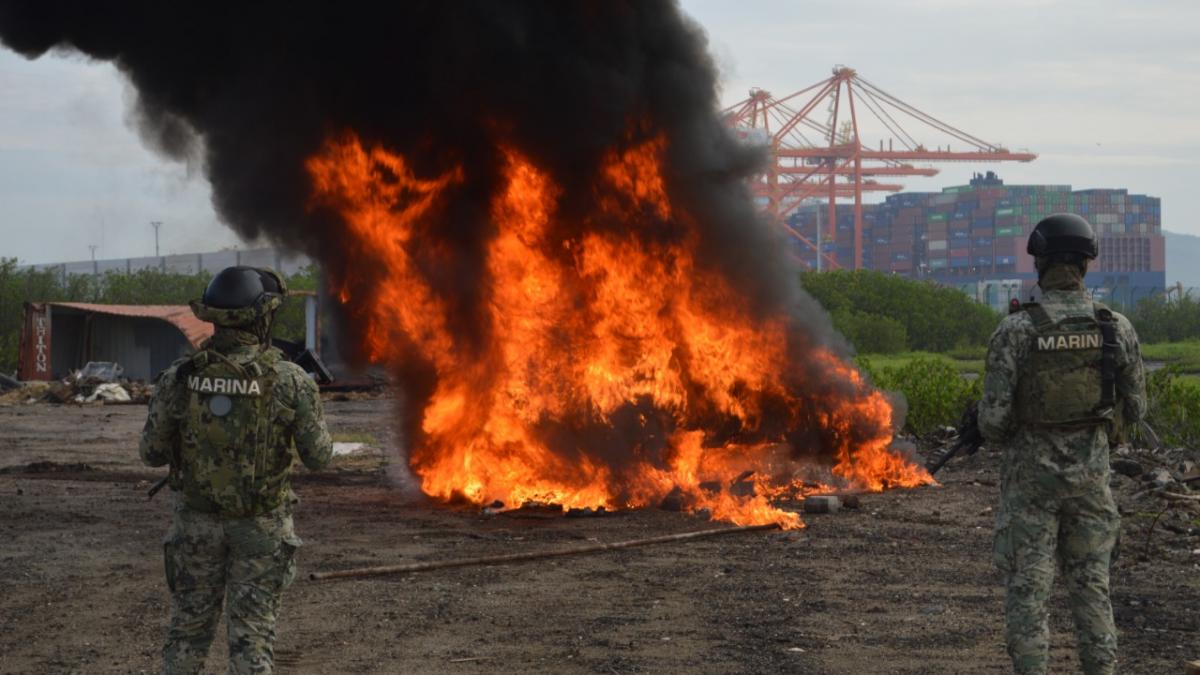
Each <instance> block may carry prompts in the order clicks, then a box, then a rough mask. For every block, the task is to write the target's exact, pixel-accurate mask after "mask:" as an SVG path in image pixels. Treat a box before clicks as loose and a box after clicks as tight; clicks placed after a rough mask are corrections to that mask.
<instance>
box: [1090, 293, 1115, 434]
mask: <svg viewBox="0 0 1200 675" xmlns="http://www.w3.org/2000/svg"><path fill="white" fill-rule="evenodd" d="M1093 304H1094V305H1095V312H1096V322H1097V323H1099V324H1100V335H1101V337H1102V338H1103V339H1104V343H1103V344H1102V345H1101V347H1100V409H1101V410H1104V409H1112V408H1115V407H1116V405H1117V354H1118V353H1119V352H1120V350H1121V345H1120V344H1118V343H1117V318H1116V317H1115V316H1113V313H1112V310H1111V309H1109V308H1108V307H1105V306H1104V305H1102V304H1100V303H1098V302H1097V303H1093Z"/></svg>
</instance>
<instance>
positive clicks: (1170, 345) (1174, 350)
mask: <svg viewBox="0 0 1200 675" xmlns="http://www.w3.org/2000/svg"><path fill="white" fill-rule="evenodd" d="M1142 358H1143V359H1148V360H1150V361H1164V362H1166V363H1167V365H1172V366H1176V367H1177V368H1178V370H1179V372H1183V373H1200V340H1187V341H1184V342H1159V343H1156V344H1149V345H1142Z"/></svg>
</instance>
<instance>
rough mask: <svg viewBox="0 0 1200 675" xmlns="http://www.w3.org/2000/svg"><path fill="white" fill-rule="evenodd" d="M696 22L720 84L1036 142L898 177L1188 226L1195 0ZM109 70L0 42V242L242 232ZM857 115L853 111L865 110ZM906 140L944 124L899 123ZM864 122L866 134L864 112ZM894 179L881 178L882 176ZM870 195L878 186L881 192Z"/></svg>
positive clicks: (960, 4)
mask: <svg viewBox="0 0 1200 675" xmlns="http://www.w3.org/2000/svg"><path fill="white" fill-rule="evenodd" d="M683 8H684V11H685V12H686V13H688V14H689V15H691V16H692V17H693V18H695V19H696V21H697V22H699V23H700V25H701V26H703V27H704V29H705V31H706V32H707V33H708V36H709V40H710V43H711V48H712V52H713V54H714V57H715V60H716V62H717V63H718V66H719V68H720V70H721V79H722V91H723V94H722V100H723V101H724V102H725V103H726V104H732V103H735V102H736V101H738V100H740V99H742V98H744V97H745V95H746V92H747V91H748V90H749V89H750V87H761V88H763V89H767V90H768V91H770V92H772V93H773V94H776V95H780V96H781V95H784V94H787V93H791V92H792V91H795V90H798V89H801V88H803V87H806V86H808V85H810V84H813V83H815V82H817V81H818V80H822V79H824V78H826V77H828V76H829V73H830V69H831V68H832V67H833V66H834V65H835V64H845V65H847V66H850V67H853V68H855V69H856V70H857V71H858V72H859V73H860V74H861V75H862V76H863V77H864V78H866V79H867V80H870V81H871V82H872V83H874V84H875V85H877V86H879V87H881V88H883V89H884V90H886V91H888V92H890V93H891V94H893V95H895V96H897V97H898V98H900V99H902V100H904V101H907V102H908V103H910V104H912V105H914V106H916V107H917V108H920V109H922V110H924V111H925V112H927V113H930V114H932V115H933V116H935V117H938V118H940V119H942V120H944V121H945V122H948V123H950V124H952V125H954V126H956V127H958V128H960V129H963V130H964V131H967V132H969V133H971V134H974V135H975V136H978V137H981V138H983V139H986V140H988V141H991V142H999V143H1003V144H1004V145H1006V146H1007V147H1009V148H1011V149H1023V148H1027V149H1029V150H1030V151H1032V152H1036V153H1038V154H1039V155H1040V157H1039V159H1037V160H1036V161H1034V162H1032V163H1030V164H1001V165H998V166H997V165H992V166H985V165H972V164H943V165H940V167H939V168H941V169H942V172H941V174H939V175H938V176H935V177H933V178H924V179H922V178H908V179H898V181H899V182H902V183H904V184H905V185H906V188H907V189H909V190H940V189H941V188H942V187H943V186H946V185H958V184H962V183H965V182H966V180H967V179H968V178H969V176H970V174H971V173H972V172H973V171H981V170H985V169H994V170H996V171H998V172H999V173H1000V175H1001V177H1002V178H1004V180H1005V182H1007V183H1010V184H1014V183H1020V184H1029V183H1038V184H1042V183H1047V184H1069V185H1072V186H1073V187H1074V188H1075V189H1082V188H1090V187H1110V188H1115V187H1124V188H1128V189H1129V190H1130V191H1131V192H1137V193H1144V194H1149V195H1152V196H1157V197H1161V198H1162V200H1163V202H1162V204H1163V225H1164V228H1165V229H1169V230H1172V231H1176V232H1186V233H1191V234H1200V203H1198V202H1197V200H1195V199H1194V198H1193V193H1195V192H1196V191H1197V189H1198V182H1200V123H1197V121H1196V118H1195V112H1194V111H1195V110H1196V109H1197V108H1198V107H1200V44H1198V42H1200V41H1197V40H1196V26H1198V25H1200V2H1194V1H1191V0H1177V1H1172V0H1160V1H1146V0H1142V1H1136V0H1125V1H1119V0H1081V1H1078V2H1075V1H1068V2H1049V1H1039V0H1005V1H1004V2H975V1H967V0H893V1H890V2H889V1H874V0H871V1H866V0H863V1H854V0H806V1H803V2H801V1H799V0H757V1H752V0H743V1H741V2H731V1H729V0H684V2H683ZM130 96H131V93H130V92H129V91H128V87H127V85H126V84H125V83H124V82H123V81H122V79H121V77H120V75H119V74H118V73H117V72H116V70H115V69H114V68H113V67H112V66H110V65H107V64H98V63H90V62H87V61H86V60H83V59H82V58H79V57H67V58H64V57H62V56H46V57H43V58H42V59H40V60H38V61H34V62H30V61H26V60H25V59H23V58H21V57H19V56H17V55H16V54H14V53H12V52H10V51H7V50H5V49H3V48H0V256H3V257H17V258H19V259H21V260H22V262H28V263H40V262H57V261H66V260H85V259H87V258H88V257H89V256H90V251H89V248H88V246H89V245H96V246H97V247H98V248H97V250H96V256H97V257H98V258H122V257H128V256H143V255H152V254H153V253H154V236H153V230H152V228H151V227H150V225H149V223H150V221H152V220H159V221H162V222H163V223H164V225H163V227H162V230H161V249H162V252H163V253H164V254H166V253H185V252H196V251H206V250H214V249H218V248H222V247H225V246H231V245H236V244H237V243H238V242H237V239H236V238H235V237H234V236H233V234H232V233H231V232H230V231H229V230H228V229H226V228H225V227H223V226H222V225H220V224H219V223H218V221H217V218H216V216H215V214H214V213H213V211H212V208H211V206H210V204H209V189H208V185H207V184H206V182H205V181H204V179H203V177H202V176H200V175H199V173H198V172H197V171H195V170H191V171H189V169H188V167H185V166H182V165H179V164H176V163H173V162H169V161H166V160H163V159H161V158H159V157H157V156H156V155H154V154H153V153H152V152H150V151H149V150H147V149H145V148H143V147H142V145H141V143H140V142H139V140H138V138H137V136H136V134H135V133H134V132H133V131H131V130H130V128H129V127H128V126H127V125H126V124H125V116H126V111H127V109H128V101H129V98H130ZM860 117H862V116H861V115H860ZM905 128H906V129H907V131H908V132H909V133H910V134H912V135H913V136H914V137H916V139H917V140H919V141H922V142H924V143H925V144H926V145H929V146H933V145H938V144H944V143H946V141H947V139H946V138H944V137H942V136H939V135H937V134H936V133H934V132H926V131H925V130H924V129H923V128H921V127H920V126H919V125H917V124H915V123H906V124H905ZM863 135H864V141H865V142H867V143H874V144H877V143H878V138H879V135H878V134H876V135H872V129H871V127H870V125H869V124H865V123H864V130H863ZM889 180H890V179H889ZM879 198H881V197H875V198H873V199H879Z"/></svg>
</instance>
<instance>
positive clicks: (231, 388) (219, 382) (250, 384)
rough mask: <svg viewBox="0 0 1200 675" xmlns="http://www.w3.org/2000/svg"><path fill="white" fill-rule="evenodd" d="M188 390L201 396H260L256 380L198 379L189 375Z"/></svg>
mask: <svg viewBox="0 0 1200 675" xmlns="http://www.w3.org/2000/svg"><path fill="white" fill-rule="evenodd" d="M187 385H188V389H191V390H192V391H198V392H200V393H203V394H228V395H234V396H261V395H262V385H260V384H259V383H258V380H242V379H239V378H235V377H200V376H198V375H191V376H189V377H188V380H187Z"/></svg>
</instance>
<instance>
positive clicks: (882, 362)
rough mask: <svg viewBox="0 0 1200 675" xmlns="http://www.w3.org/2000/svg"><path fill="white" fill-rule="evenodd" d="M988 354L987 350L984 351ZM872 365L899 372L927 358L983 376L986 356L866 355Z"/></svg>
mask: <svg viewBox="0 0 1200 675" xmlns="http://www.w3.org/2000/svg"><path fill="white" fill-rule="evenodd" d="M984 351H985V352H986V350H984ZM961 355H962V356H974V354H973V353H963V354H961ZM863 356H865V357H866V358H867V359H869V360H870V361H871V364H872V365H873V366H875V367H877V368H886V369H895V370H899V369H901V368H904V367H905V366H907V365H908V364H910V363H912V362H913V361H914V360H916V359H921V358H927V359H937V360H939V361H944V362H946V363H948V364H949V365H950V366H951V367H953V368H954V369H955V370H957V371H958V372H960V373H975V374H977V375H982V374H983V357H984V354H982V353H981V354H979V355H978V357H977V358H958V356H951V355H949V354H932V353H930V352H903V353H900V354H864V355H863Z"/></svg>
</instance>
